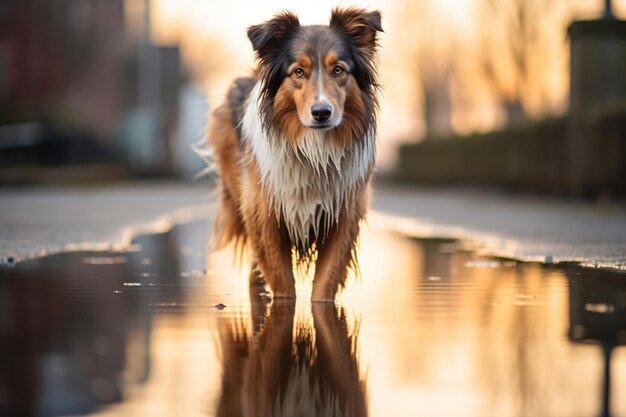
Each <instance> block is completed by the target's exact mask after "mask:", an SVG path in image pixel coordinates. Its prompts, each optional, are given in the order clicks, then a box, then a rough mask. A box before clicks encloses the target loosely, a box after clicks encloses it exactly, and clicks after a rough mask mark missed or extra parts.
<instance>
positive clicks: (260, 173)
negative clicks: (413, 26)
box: [208, 7, 383, 301]
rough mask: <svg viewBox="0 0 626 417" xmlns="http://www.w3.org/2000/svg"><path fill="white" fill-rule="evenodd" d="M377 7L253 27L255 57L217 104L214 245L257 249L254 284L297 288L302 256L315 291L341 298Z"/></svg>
mask: <svg viewBox="0 0 626 417" xmlns="http://www.w3.org/2000/svg"><path fill="white" fill-rule="evenodd" d="M382 31H383V29H382V26H381V14H380V12H379V11H370V10H366V9H360V8H354V7H352V8H344V9H340V8H335V9H333V10H332V12H331V16H330V22H329V24H328V25H327V26H322V25H312V26H302V25H300V22H299V20H298V17H297V16H296V15H294V14H293V13H290V12H281V13H279V14H277V15H275V16H274V17H273V18H272V19H271V20H269V21H267V22H265V23H262V24H259V25H254V26H250V27H249V28H248V30H247V35H248V38H249V40H250V42H251V43H252V48H253V50H254V52H255V57H256V61H257V69H256V71H255V73H254V76H253V77H249V78H239V79H237V80H235V82H234V83H233V85H232V87H231V88H230V90H229V92H228V94H227V98H226V100H225V102H224V103H223V104H222V105H221V106H220V107H218V108H216V109H215V111H214V112H213V115H212V121H211V122H210V124H209V128H208V141H209V146H210V148H211V149H212V153H213V157H214V160H215V163H216V167H217V170H218V172H219V173H220V179H219V181H220V184H219V186H220V199H219V208H218V214H217V217H216V224H215V236H216V241H215V243H216V245H217V247H218V248H221V247H224V246H227V245H229V244H232V243H234V244H235V245H236V246H237V245H240V247H247V248H248V249H249V252H250V254H251V258H252V273H251V275H250V284H257V283H264V282H265V283H267V284H269V286H270V289H271V291H272V293H273V296H274V297H285V298H292V297H295V282H294V273H293V269H294V265H298V264H299V265H302V264H307V265H311V264H315V275H314V279H313V289H312V294H311V299H312V300H313V301H334V299H335V297H336V294H337V292H338V291H339V289H340V288H343V286H344V285H345V281H346V277H347V274H348V272H349V270H350V269H351V268H352V269H355V270H357V269H358V263H357V260H356V245H357V240H358V234H359V226H360V222H361V220H363V219H364V217H365V214H366V209H367V201H368V195H369V187H370V178H371V175H372V171H373V168H374V160H375V154H376V113H377V109H378V98H377V93H378V89H379V84H378V81H377V78H378V73H377V66H376V63H377V52H378V46H379V45H378V33H379V32H382Z"/></svg>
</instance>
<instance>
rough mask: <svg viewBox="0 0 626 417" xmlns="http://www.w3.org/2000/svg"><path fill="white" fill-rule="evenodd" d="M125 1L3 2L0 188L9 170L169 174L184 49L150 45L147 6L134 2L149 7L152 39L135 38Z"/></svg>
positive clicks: (0, 10) (14, 174) (0, 21)
mask: <svg viewBox="0 0 626 417" xmlns="http://www.w3.org/2000/svg"><path fill="white" fill-rule="evenodd" d="M125 3H126V2H125V0H107V1H98V0H20V1H13V2H3V5H2V7H1V8H0V166H1V167H2V168H3V169H2V170H0V180H2V179H3V177H6V175H4V174H6V173H7V172H10V173H11V176H12V178H15V179H16V181H18V182H19V181H20V178H19V177H20V175H21V174H22V173H24V172H25V171H26V168H25V167H28V166H31V167H32V166H40V165H41V164H42V163H43V164H45V165H55V164H57V165H59V166H68V165H75V164H78V165H80V164H88V163H93V162H96V163H100V164H102V163H118V164H125V165H126V166H127V167H129V168H130V171H133V172H135V173H141V174H145V173H157V174H164V173H166V174H167V173H170V172H172V170H173V156H172V155H173V151H172V146H173V144H174V143H176V140H175V136H176V133H177V130H178V128H177V123H178V116H177V115H178V102H179V99H178V94H179V88H180V85H181V83H182V80H183V70H182V65H181V56H180V50H179V48H178V46H160V45H155V44H153V43H152V41H151V39H150V37H149V30H150V24H149V9H148V4H149V2H147V1H144V0H140V1H139V2H135V3H138V4H140V5H141V4H143V7H144V9H145V13H143V14H142V16H141V17H140V18H141V19H146V24H145V25H144V27H145V28H146V30H145V33H144V34H143V35H142V36H139V37H132V36H129V32H130V30H129V26H130V25H131V24H136V22H132V21H131V19H129V17H128V16H126V13H125V11H126V9H127V8H126V6H127V5H126V4H125ZM87 143H89V144H90V145H89V146H86V144H87ZM42 149H43V150H42ZM51 149H53V150H55V151H54V152H51V151H50V150H51Z"/></svg>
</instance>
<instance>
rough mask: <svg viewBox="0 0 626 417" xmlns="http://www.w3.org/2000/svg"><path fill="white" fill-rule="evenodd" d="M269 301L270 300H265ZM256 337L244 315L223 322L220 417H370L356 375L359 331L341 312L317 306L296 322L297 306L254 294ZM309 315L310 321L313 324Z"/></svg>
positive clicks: (325, 305)
mask: <svg viewBox="0 0 626 417" xmlns="http://www.w3.org/2000/svg"><path fill="white" fill-rule="evenodd" d="M265 300H266V299H265ZM251 303H252V305H253V306H254V307H255V308H253V309H252V311H255V310H256V311H258V309H259V308H265V307H267V312H266V314H254V313H253V314H252V317H251V319H252V320H251V321H252V325H253V328H254V329H255V330H254V331H249V330H248V329H247V327H246V325H245V324H244V323H245V322H246V321H247V320H246V318H245V317H241V316H240V317H236V318H233V319H228V320H224V321H222V322H220V341H221V343H222V346H223V352H224V353H223V362H222V363H223V370H224V371H223V372H224V376H223V383H222V394H221V397H220V400H219V404H218V406H217V412H216V415H217V416H220V417H240V416H251V417H253V416H254V417H270V416H276V417H279V416H329V417H339V416H346V417H348V416H350V417H356V416H366V415H367V407H366V401H365V382H364V380H362V379H361V376H360V374H359V367H358V360H357V349H358V326H354V325H353V326H350V325H349V323H348V320H347V318H346V314H345V311H344V310H343V309H342V308H336V307H335V306H334V305H332V304H331V305H329V304H318V305H314V306H312V307H311V309H310V310H309V311H307V312H305V313H303V314H298V315H297V316H296V306H295V304H294V303H292V302H288V301H280V300H276V301H274V302H273V303H271V306H268V305H267V301H264V299H262V298H257V297H256V295H253V299H252V300H251ZM311 317H312V322H311Z"/></svg>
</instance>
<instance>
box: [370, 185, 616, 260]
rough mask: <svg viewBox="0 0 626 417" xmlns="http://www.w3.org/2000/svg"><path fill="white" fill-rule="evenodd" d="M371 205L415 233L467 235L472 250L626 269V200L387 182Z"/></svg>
mask: <svg viewBox="0 0 626 417" xmlns="http://www.w3.org/2000/svg"><path fill="white" fill-rule="evenodd" d="M372 208H373V209H374V210H375V211H376V212H374V213H372V215H371V216H370V217H371V218H374V219H376V218H378V219H380V220H381V221H382V223H383V224H392V227H393V228H394V229H396V230H397V229H400V230H401V231H402V232H403V233H407V234H410V235H414V236H417V237H429V236H430V237H450V238H458V239H464V240H466V243H467V244H468V246H469V247H471V248H472V249H475V250H479V251H483V252H485V253H488V254H492V255H500V256H505V257H512V258H517V259H523V260H529V261H539V262H546V263H553V262H560V261H576V262H581V263H582V264H584V265H586V266H597V267H603V268H610V269H621V270H626V206H625V205H623V204H617V203H585V202H579V201H566V200H559V199H555V198H541V197H529V196H514V195H509V194H506V193H502V192H494V191H485V190H470V189H449V188H447V189H446V188H417V187H411V188H405V187H389V186H382V187H380V188H378V187H375V191H374V193H373V204H372ZM389 216H393V217H392V221H390V219H389ZM393 224H395V226H393Z"/></svg>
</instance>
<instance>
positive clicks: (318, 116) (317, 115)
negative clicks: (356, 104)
mask: <svg viewBox="0 0 626 417" xmlns="http://www.w3.org/2000/svg"><path fill="white" fill-rule="evenodd" d="M332 112H333V108H332V107H330V104H326V103H315V104H314V105H312V106H311V115H312V116H313V118H314V119H315V120H317V121H318V122H324V121H326V120H328V118H329V117H330V115H331V114H332Z"/></svg>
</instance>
